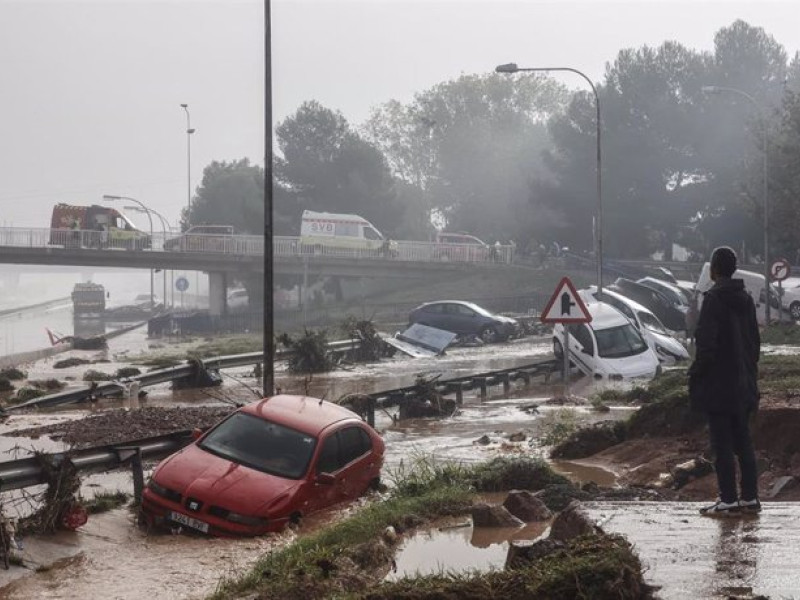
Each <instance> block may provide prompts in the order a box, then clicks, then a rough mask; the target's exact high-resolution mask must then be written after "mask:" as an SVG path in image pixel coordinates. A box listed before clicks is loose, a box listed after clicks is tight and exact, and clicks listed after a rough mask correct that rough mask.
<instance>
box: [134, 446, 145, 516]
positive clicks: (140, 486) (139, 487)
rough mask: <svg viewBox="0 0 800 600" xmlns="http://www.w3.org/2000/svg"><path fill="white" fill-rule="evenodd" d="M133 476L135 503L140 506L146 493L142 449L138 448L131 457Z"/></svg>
mask: <svg viewBox="0 0 800 600" xmlns="http://www.w3.org/2000/svg"><path fill="white" fill-rule="evenodd" d="M131 475H132V476H133V503H134V505H136V506H139V505H140V504H141V503H142V492H143V491H144V469H143V468H142V449H141V448H136V451H135V453H134V454H133V456H132V457H131Z"/></svg>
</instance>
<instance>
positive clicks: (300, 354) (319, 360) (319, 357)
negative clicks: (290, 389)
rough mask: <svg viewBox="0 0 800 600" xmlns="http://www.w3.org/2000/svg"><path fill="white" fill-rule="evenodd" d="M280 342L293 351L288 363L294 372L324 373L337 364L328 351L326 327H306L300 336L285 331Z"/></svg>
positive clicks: (279, 338)
mask: <svg viewBox="0 0 800 600" xmlns="http://www.w3.org/2000/svg"><path fill="white" fill-rule="evenodd" d="M278 342H279V343H280V344H283V345H284V346H285V347H286V348H288V349H289V350H291V352H292V355H291V357H290V358H289V361H288V365H287V368H288V369H289V371H290V372H292V373H324V372H326V371H331V370H333V368H334V367H335V366H336V363H335V362H334V360H333V358H332V357H331V354H330V352H329V351H328V334H327V332H326V331H325V330H324V329H319V330H316V331H314V330H309V329H306V330H304V332H303V334H302V335H300V336H298V337H292V336H290V335H289V334H288V333H284V334H282V335H280V336H279V337H278Z"/></svg>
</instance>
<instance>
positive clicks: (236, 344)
mask: <svg viewBox="0 0 800 600" xmlns="http://www.w3.org/2000/svg"><path fill="white" fill-rule="evenodd" d="M263 349H264V340H263V338H262V337H261V336H260V335H245V336H242V335H237V336H228V337H220V338H213V339H212V338H209V339H206V340H205V341H203V342H202V343H201V344H198V346H197V347H196V348H195V349H193V350H192V351H190V352H189V353H188V355H187V356H196V357H199V358H209V357H211V356H227V355H229V354H245V353H247V352H260V351H262V350H263Z"/></svg>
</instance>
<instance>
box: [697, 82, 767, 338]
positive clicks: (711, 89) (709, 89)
mask: <svg viewBox="0 0 800 600" xmlns="http://www.w3.org/2000/svg"><path fill="white" fill-rule="evenodd" d="M701 89H702V90H703V93H705V94H721V93H726V92H727V93H731V94H736V95H737V96H741V97H742V98H745V99H747V100H748V101H749V102H750V103H752V105H753V106H754V107H755V109H756V111H757V112H758V113H759V121H761V135H762V140H761V144H762V149H763V165H762V166H763V174H762V179H763V182H762V185H763V189H762V193H763V195H764V222H763V224H762V225H763V228H764V302H765V303H766V307H765V309H764V317H765V320H766V323H767V325H769V323H770V317H771V316H772V313H771V306H770V303H771V301H772V298H771V297H770V296H771V295H770V285H769V280H770V270H769V267H770V265H769V185H768V182H769V162H768V155H769V153H768V151H767V122H766V120H765V119H764V115H763V113H762V111H761V106H760V105H759V104H758V101H757V100H756V99H755V98H753V97H752V96H751V95H750V94H748V93H747V92H743V91H742V90H740V89H737V88H732V87H725V86H721V85H704V86H703V87H702V88H701ZM779 301H780V300H779ZM778 310H779V311H780V308H779V309H778Z"/></svg>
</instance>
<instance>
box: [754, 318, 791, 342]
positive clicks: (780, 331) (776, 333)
mask: <svg viewBox="0 0 800 600" xmlns="http://www.w3.org/2000/svg"><path fill="white" fill-rule="evenodd" d="M761 343H762V344H774V345H780V346H800V326H798V324H797V323H795V322H794V321H790V322H789V323H781V324H780V325H779V324H777V323H774V324H772V325H770V326H769V327H765V328H764V329H763V330H762V331H761Z"/></svg>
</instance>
